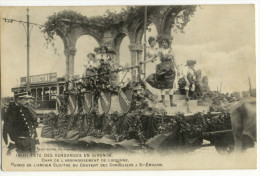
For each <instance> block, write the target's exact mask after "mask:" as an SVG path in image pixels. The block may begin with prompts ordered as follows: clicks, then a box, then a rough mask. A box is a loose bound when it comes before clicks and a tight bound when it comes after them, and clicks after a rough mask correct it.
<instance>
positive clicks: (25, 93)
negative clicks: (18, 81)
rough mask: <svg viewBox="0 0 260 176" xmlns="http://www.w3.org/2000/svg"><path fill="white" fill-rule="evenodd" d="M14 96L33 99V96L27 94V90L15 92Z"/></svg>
mask: <svg viewBox="0 0 260 176" xmlns="http://www.w3.org/2000/svg"><path fill="white" fill-rule="evenodd" d="M15 96H16V98H20V99H22V98H24V99H34V97H33V96H31V95H29V92H21V93H18V94H16V95H15Z"/></svg>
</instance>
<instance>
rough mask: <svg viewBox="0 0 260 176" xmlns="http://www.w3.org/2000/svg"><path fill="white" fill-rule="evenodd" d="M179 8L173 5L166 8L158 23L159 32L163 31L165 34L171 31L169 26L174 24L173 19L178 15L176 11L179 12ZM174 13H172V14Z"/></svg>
mask: <svg viewBox="0 0 260 176" xmlns="http://www.w3.org/2000/svg"><path fill="white" fill-rule="evenodd" d="M181 10H182V9H181V8H179V9H178V8H174V7H170V8H168V9H167V10H166V12H165V13H164V15H163V17H162V21H161V24H160V32H161V33H165V34H169V35H170V33H171V27H172V25H173V24H174V19H175V17H176V16H177V15H178V13H180V12H181ZM173 13H174V15H172V14H173Z"/></svg>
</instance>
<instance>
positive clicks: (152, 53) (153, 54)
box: [146, 37, 160, 75]
mask: <svg viewBox="0 0 260 176" xmlns="http://www.w3.org/2000/svg"><path fill="white" fill-rule="evenodd" d="M148 43H149V45H150V46H149V47H147V52H146V56H147V57H148V59H149V60H151V62H152V63H147V65H148V67H146V74H147V75H150V74H152V73H154V70H155V69H156V65H157V64H159V63H160V61H159V59H158V52H159V50H158V48H157V47H156V44H157V42H156V38H154V37H149V39H148Z"/></svg>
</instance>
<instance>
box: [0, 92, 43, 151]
mask: <svg viewBox="0 0 260 176" xmlns="http://www.w3.org/2000/svg"><path fill="white" fill-rule="evenodd" d="M32 99H33V97H32V96H30V95H27V93H26V92H25V93H21V94H19V95H17V96H16V97H15V101H14V102H10V104H9V106H8V108H7V111H6V113H5V117H4V126H3V138H4V141H5V143H6V145H8V135H9V137H10V139H11V141H10V143H9V146H8V149H9V150H8V152H7V154H10V151H11V150H12V149H14V148H16V151H17V153H18V154H20V153H31V154H34V153H35V145H36V143H38V140H37V139H36V138H37V133H36V128H37V126H38V123H37V117H35V115H34V113H33V112H32V110H31V109H30V107H29V106H30V101H31V100H32Z"/></svg>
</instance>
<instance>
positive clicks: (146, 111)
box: [45, 82, 231, 147]
mask: <svg viewBox="0 0 260 176" xmlns="http://www.w3.org/2000/svg"><path fill="white" fill-rule="evenodd" d="M89 87H96V85H93V86H89ZM125 87H127V88H131V89H132V90H133V97H132V102H131V103H132V106H131V107H132V108H131V110H130V111H129V112H128V113H124V114H122V113H118V112H113V113H110V114H99V113H98V112H97V110H95V109H93V110H92V112H91V113H90V114H88V115H87V114H82V113H77V114H73V115H66V113H63V112H61V113H59V114H58V115H56V114H54V113H50V114H48V115H47V117H46V122H45V124H46V125H48V126H51V129H52V131H53V133H54V137H56V138H59V137H65V136H66V134H67V133H68V132H69V131H71V130H77V131H78V132H79V137H80V138H83V137H86V136H93V137H96V138H102V137H103V136H105V135H108V136H110V137H111V138H112V139H114V140H115V141H117V142H120V141H123V140H129V139H135V140H137V141H139V143H140V144H141V146H143V147H147V145H146V142H147V141H149V139H152V138H154V137H156V136H158V135H162V134H168V133H170V134H171V135H170V136H171V139H170V140H168V142H169V144H168V145H175V146H179V147H180V146H183V145H184V146H187V147H190V146H194V145H195V146H198V145H200V144H201V143H202V139H203V138H202V133H203V132H205V131H206V132H209V131H211V130H215V131H216V130H225V129H230V128H231V123H230V114H229V113H221V114H218V115H214V114H211V113H208V114H203V113H197V114H194V115H192V116H190V117H184V114H181V113H180V114H177V115H175V116H168V115H167V113H166V112H165V110H164V109H159V108H156V106H155V105H156V103H157V100H156V97H155V96H154V95H153V94H152V93H150V92H149V90H147V89H145V88H144V87H143V86H142V85H141V84H140V83H138V82H129V83H128V84H127V85H125ZM84 89H85V88H84V84H82V86H78V89H76V90H77V91H78V92H79V95H81V94H80V92H82V91H84ZM99 89H102V90H104V89H105V90H113V91H116V88H112V87H110V86H109V87H106V86H101V87H99ZM99 89H95V90H96V91H98V92H99V91H100V90H99ZM74 91H75V90H74ZM95 95H98V94H95ZM78 100H80V98H79V99H78Z"/></svg>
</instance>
